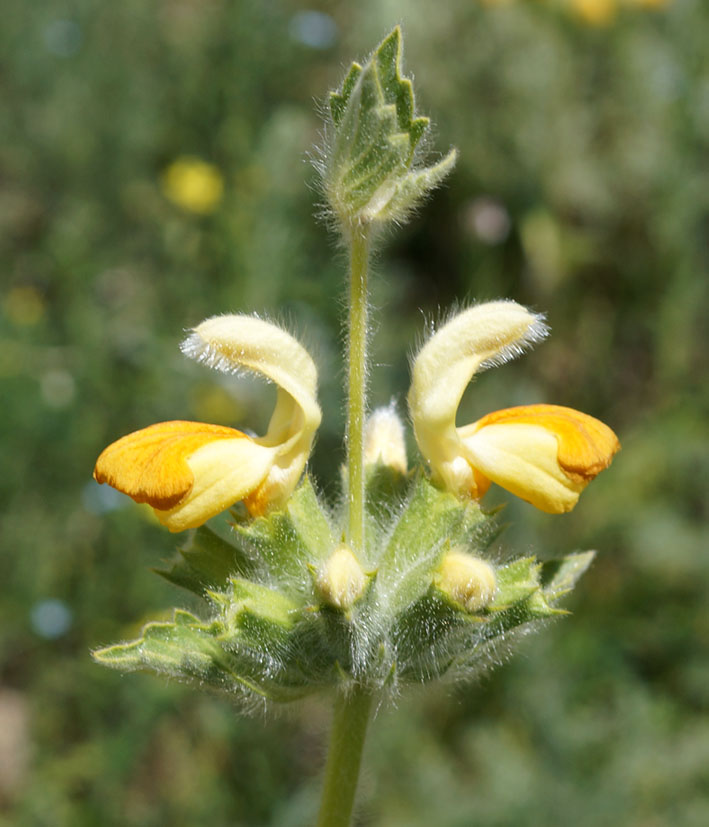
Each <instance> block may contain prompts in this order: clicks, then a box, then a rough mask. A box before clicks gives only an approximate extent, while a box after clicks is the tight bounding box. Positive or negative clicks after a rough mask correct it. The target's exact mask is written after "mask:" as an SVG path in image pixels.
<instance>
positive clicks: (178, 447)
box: [94, 420, 250, 511]
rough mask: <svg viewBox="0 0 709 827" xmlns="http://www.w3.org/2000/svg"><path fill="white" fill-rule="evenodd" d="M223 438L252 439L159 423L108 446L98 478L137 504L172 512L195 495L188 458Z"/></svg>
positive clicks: (194, 425)
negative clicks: (192, 494)
mask: <svg viewBox="0 0 709 827" xmlns="http://www.w3.org/2000/svg"><path fill="white" fill-rule="evenodd" d="M219 439H250V437H248V436H247V435H246V434H244V433H242V432H241V431H237V430H236V429H234V428H227V427H225V426H223V425H208V424H205V423H202V422H185V421H182V420H173V421H170V422H159V423H157V424H156V425H150V426H149V427H147V428H143V429H142V430H140V431H135V432H134V433H131V434H128V435H127V436H124V437H123V438H122V439H119V440H118V441H116V442H114V443H112V444H111V445H109V446H108V448H106V449H105V450H104V451H103V453H102V454H101V455H100V456H99V458H98V460H97V461H96V467H95V468H94V479H95V480H96V481H97V482H99V483H103V482H106V483H108V484H109V485H111V486H112V487H113V488H116V489H117V490H118V491H121V492H123V493H124V494H127V495H128V496H129V497H131V498H132V499H133V500H135V501H136V502H137V503H148V504H149V505H151V506H152V507H153V508H155V509H158V510H159V511H167V510H169V509H170V508H174V507H175V506H176V505H179V503H181V502H182V501H183V500H184V499H185V497H187V496H188V495H189V493H190V492H191V491H192V487H193V485H194V475H193V473H192V470H191V469H190V467H189V465H188V463H187V459H188V458H189V457H190V456H192V454H194V452H195V451H196V450H197V449H198V448H201V447H202V446H203V445H206V444H207V443H209V442H214V441H215V440H219Z"/></svg>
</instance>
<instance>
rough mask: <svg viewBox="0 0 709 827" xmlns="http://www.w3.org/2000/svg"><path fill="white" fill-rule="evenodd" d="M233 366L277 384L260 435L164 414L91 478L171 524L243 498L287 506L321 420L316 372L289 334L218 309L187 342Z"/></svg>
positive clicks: (258, 504) (123, 442)
mask: <svg viewBox="0 0 709 827" xmlns="http://www.w3.org/2000/svg"><path fill="white" fill-rule="evenodd" d="M182 351H183V353H185V354H186V355H187V356H190V357H192V358H194V359H197V360H198V361H200V362H204V363H205V364H207V365H209V366H210V367H213V368H215V369H217V370H221V371H224V372H227V373H239V372H254V373H258V374H261V375H262V376H265V377H266V378H267V379H270V380H271V381H273V382H274V383H275V384H276V385H277V386H278V396H277V401H276V407H275V410H274V411H273V415H272V416H271V421H270V423H269V426H268V430H267V432H266V434H265V436H263V437H258V438H252V437H250V436H248V435H247V434H245V433H242V432H241V431H237V430H235V429H234V428H228V427H224V426H221V425H208V424H204V423H201V422H183V421H172V422H160V423H158V424H156V425H151V426H149V427H147V428H143V429H142V430H140V431H136V432H134V433H131V434H128V435H127V436H124V437H123V438H122V439H119V440H118V441H117V442H114V443H113V444H111V445H109V446H108V448H106V449H105V450H104V451H103V453H102V454H101V455H100V456H99V458H98V460H97V462H96V467H95V469H94V478H95V479H96V480H97V481H98V482H100V483H103V482H107V483H108V484H109V485H111V486H113V487H114V488H116V489H118V490H119V491H122V492H123V493H125V494H128V496H130V497H132V498H133V499H134V500H135V501H136V502H139V503H148V504H149V505H151V506H152V507H153V509H154V511H155V514H156V515H157V517H158V519H159V520H160V522H161V523H162V524H163V525H165V526H167V528H168V529H169V530H170V531H183V530H184V529H187V528H194V527H196V526H199V525H202V523H204V522H206V521H207V520H208V519H210V517H214V516H215V515H216V514H219V513H220V512H221V511H223V510H224V509H226V508H228V507H229V506H231V505H233V504H234V503H236V502H239V501H240V500H243V502H244V504H245V505H246V508H247V509H248V510H249V512H250V513H251V514H252V515H259V514H262V513H264V512H266V511H268V510H269V509H271V508H276V507H278V506H280V505H282V504H283V503H284V502H285V501H286V500H287V499H288V497H289V496H290V494H291V493H292V491H293V489H294V488H295V486H296V485H297V483H298V480H299V479H300V476H301V474H302V472H303V468H304V467H305V463H306V462H307V459H308V456H309V454H310V449H311V446H312V442H313V437H314V435H315V431H316V429H317V427H318V425H319V424H320V418H321V414H320V407H319V406H318V403H317V400H316V391H317V370H316V368H315V364H314V363H313V360H312V359H311V357H310V355H309V354H308V353H307V351H306V350H305V349H304V348H303V347H302V346H301V345H300V344H299V343H298V342H297V341H296V340H295V339H294V338H293V337H292V336H291V335H290V334H288V333H286V332H285V331H284V330H282V329H281V328H279V327H276V325H274V324H271V323H270V322H266V321H263V320H262V319H258V318H254V317H252V316H214V317H212V318H210V319H207V320H206V321H204V322H202V324H200V325H199V326H198V327H196V328H195V329H194V330H193V331H192V333H191V335H190V336H188V338H187V339H186V340H185V342H184V343H183V345H182Z"/></svg>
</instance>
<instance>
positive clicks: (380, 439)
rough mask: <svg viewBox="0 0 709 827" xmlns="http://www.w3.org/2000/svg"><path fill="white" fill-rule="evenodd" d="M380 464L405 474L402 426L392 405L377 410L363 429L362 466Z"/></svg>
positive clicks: (404, 445) (404, 447)
mask: <svg viewBox="0 0 709 827" xmlns="http://www.w3.org/2000/svg"><path fill="white" fill-rule="evenodd" d="M377 463H382V464H383V465H387V466H389V467H390V468H392V469H394V470H395V471H398V472H399V473H401V474H405V473H406V443H405V442H404V426H403V425H402V423H401V419H399V415H398V414H397V412H396V410H395V408H394V406H393V405H389V406H388V407H386V408H377V409H376V410H375V411H374V412H373V413H372V414H371V415H370V416H369V417H368V419H367V424H366V425H365V429H364V464H365V465H376V464H377Z"/></svg>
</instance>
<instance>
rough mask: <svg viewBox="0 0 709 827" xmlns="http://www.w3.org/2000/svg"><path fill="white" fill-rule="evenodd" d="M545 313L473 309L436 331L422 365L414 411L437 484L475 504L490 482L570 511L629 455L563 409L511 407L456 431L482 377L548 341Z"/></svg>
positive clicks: (599, 427) (496, 306) (514, 307)
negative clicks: (618, 456) (475, 380)
mask: <svg viewBox="0 0 709 827" xmlns="http://www.w3.org/2000/svg"><path fill="white" fill-rule="evenodd" d="M546 332H547V329H546V326H545V325H544V323H543V321H542V318H541V316H537V315H535V314H533V313H530V312H529V311H528V310H526V309H525V308H524V307H521V306H520V305H518V304H516V303H515V302H507V301H500V302H490V303H488V304H481V305H477V306H475V307H472V308H469V309H468V310H465V311H463V312H462V313H460V314H458V315H457V316H455V317H454V318H453V319H451V320H450V321H449V322H448V323H447V324H445V325H444V326H443V327H442V328H441V329H440V330H439V331H438V332H437V333H435V334H434V335H433V336H432V337H431V338H430V339H429V340H428V342H426V344H425V345H424V346H423V348H422V349H421V351H420V352H419V354H418V356H417V357H416V360H415V362H414V366H413V381H412V384H411V390H410V392H409V408H410V410H411V417H412V420H413V424H414V432H415V434H416V441H417V442H418V445H419V448H420V449H421V453H422V454H423V455H424V457H425V458H426V459H427V460H428V462H429V463H430V465H431V469H432V472H433V477H434V479H435V480H436V481H437V482H438V483H439V484H441V485H443V486H445V487H446V488H447V489H448V490H450V491H452V492H454V493H455V494H457V495H469V496H472V497H474V498H476V499H479V498H480V497H482V496H483V494H485V492H486V491H487V489H488V488H489V486H490V483H491V482H496V483H497V484H498V485H501V486H502V487H503V488H506V489H507V490H508V491H510V492H512V493H513V494H516V495H517V496H518V497H521V498H522V499H523V500H527V501H528V502H530V503H532V505H534V506H536V507H537V508H539V509H541V510H542V511H546V512H549V513H552V514H561V513H563V512H565V511H570V510H571V509H572V508H573V507H574V506H575V505H576V502H577V501H578V498H579V495H580V493H581V491H582V490H583V489H584V488H585V487H586V485H588V483H589V482H590V481H591V480H592V479H593V478H594V477H595V476H596V475H597V474H598V473H600V472H601V471H602V470H603V469H604V468H607V467H608V466H609V465H610V462H611V459H612V458H613V455H614V454H615V453H616V451H618V449H619V448H620V444H619V442H618V439H617V437H616V435H615V434H614V433H613V431H611V429H610V428H608V427H607V426H606V425H604V424H603V423H602V422H600V421H599V420H597V419H594V418H593V417H591V416H588V415H586V414H583V413H581V412H580V411H575V410H573V409H572V408H563V407H560V406H558V405H525V406H522V407H518V408H507V409H506V410H501V411H496V412H494V413H491V414H488V415H487V416H484V417H482V419H479V420H478V421H477V422H473V423H472V424H470V425H466V426H463V427H461V428H457V427H456V424H455V418H456V413H457V410H458V405H459V404H460V400H461V397H462V395H463V392H464V390H465V388H466V386H467V385H468V383H469V382H470V380H471V378H472V377H473V374H475V373H476V372H477V371H479V370H484V369H485V368H487V367H491V366H493V365H497V364H501V363H503V362H505V361H506V360H507V359H509V358H512V357H514V356H516V355H519V354H520V353H521V352H522V350H523V349H524V348H525V347H526V346H528V345H530V344H533V343H534V342H536V341H539V340H540V339H542V338H543V337H544V336H545V335H546Z"/></svg>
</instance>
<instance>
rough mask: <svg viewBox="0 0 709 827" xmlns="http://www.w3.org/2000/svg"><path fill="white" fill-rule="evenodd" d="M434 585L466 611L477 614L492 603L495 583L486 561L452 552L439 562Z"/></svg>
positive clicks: (492, 570)
mask: <svg viewBox="0 0 709 827" xmlns="http://www.w3.org/2000/svg"><path fill="white" fill-rule="evenodd" d="M434 585H435V586H436V588H438V590H439V591H441V592H443V594H445V595H446V597H448V598H449V599H451V600H453V601H454V602H456V603H459V604H460V605H462V606H464V607H465V609H466V610H467V611H469V612H478V611H480V609H484V608H485V607H486V606H487V605H489V604H490V602H491V601H492V598H493V597H494V595H495V590H496V588H497V580H496V577H495V569H494V568H493V567H492V566H491V565H490V564H489V563H487V562H486V561H485V560H481V559H480V558H479V557H472V556H471V555H470V554H466V552H464V551H456V550H453V551H449V552H448V553H447V554H446V555H445V557H444V558H443V560H442V561H441V564H440V566H439V567H438V571H437V572H436V574H435V576H434Z"/></svg>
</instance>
